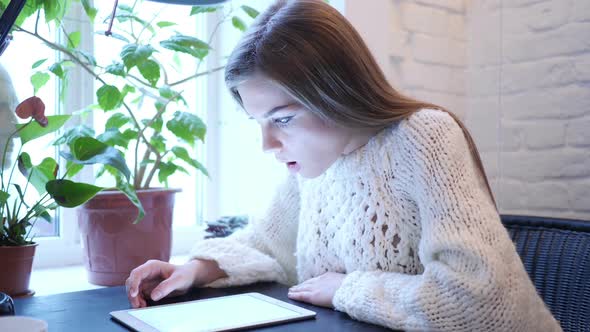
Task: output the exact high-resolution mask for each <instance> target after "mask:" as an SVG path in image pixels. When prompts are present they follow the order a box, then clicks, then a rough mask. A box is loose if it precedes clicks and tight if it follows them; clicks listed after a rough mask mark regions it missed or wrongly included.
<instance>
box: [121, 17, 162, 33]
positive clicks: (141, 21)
mask: <svg viewBox="0 0 590 332" xmlns="http://www.w3.org/2000/svg"><path fill="white" fill-rule="evenodd" d="M115 17H116V18H117V20H119V22H127V21H128V20H133V21H135V22H137V23H139V24H141V26H142V27H144V28H146V29H147V30H149V31H150V32H151V33H152V34H155V33H156V30H155V29H154V27H153V26H152V25H151V24H150V23H149V22H147V21H145V20H143V19H141V18H139V17H137V16H135V15H133V14H126V13H123V14H117V15H116V16H115Z"/></svg>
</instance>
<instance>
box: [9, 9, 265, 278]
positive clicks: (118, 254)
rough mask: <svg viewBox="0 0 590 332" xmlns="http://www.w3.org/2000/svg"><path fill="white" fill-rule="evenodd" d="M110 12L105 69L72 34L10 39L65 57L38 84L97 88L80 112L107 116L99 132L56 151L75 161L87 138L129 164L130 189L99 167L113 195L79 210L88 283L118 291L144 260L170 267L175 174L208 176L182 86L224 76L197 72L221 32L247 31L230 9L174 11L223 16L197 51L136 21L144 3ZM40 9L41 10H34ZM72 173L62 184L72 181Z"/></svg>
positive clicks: (115, 173) (73, 136)
mask: <svg viewBox="0 0 590 332" xmlns="http://www.w3.org/2000/svg"><path fill="white" fill-rule="evenodd" d="M0 1H3V0H0ZM69 2H70V1H64V2H63V4H62V6H63V7H60V8H59V10H58V9H56V10H55V11H56V12H57V13H56V14H55V15H56V16H61V17H63V15H65V13H67V11H68V6H69ZM114 2H115V6H114V10H113V11H112V17H109V16H111V15H110V14H111V13H109V15H108V16H107V19H105V20H104V21H102V22H103V23H102V24H106V25H108V28H107V29H106V32H104V34H105V35H107V36H110V44H109V45H112V49H113V50H116V51H114V53H116V54H118V58H117V59H116V60H115V61H112V62H108V63H105V61H104V59H100V58H97V57H95V56H94V55H92V54H88V53H86V52H84V51H83V50H82V49H80V48H79V42H80V33H79V32H76V31H74V32H68V33H67V34H66V35H65V37H66V38H65V40H64V42H63V43H57V42H51V41H50V40H49V39H48V38H46V37H44V36H42V35H41V34H40V33H38V32H37V29H36V28H35V29H34V30H31V31H29V30H26V29H24V28H22V27H21V26H19V25H18V23H19V22H18V21H17V27H16V29H15V30H16V31H19V32H22V33H26V34H30V35H32V36H35V37H37V38H39V39H40V40H42V41H43V42H44V43H45V44H46V45H47V46H48V47H50V48H51V49H53V50H57V51H58V52H60V53H61V55H62V56H63V59H62V60H61V61H58V62H56V63H53V64H47V69H46V70H43V68H45V67H44V66H45V64H43V65H41V66H39V67H38V68H39V72H38V73H36V74H35V75H37V76H39V77H41V76H42V77H45V78H47V77H49V75H55V76H57V77H58V78H59V79H60V80H62V81H63V82H67V80H68V72H69V71H70V70H71V68H72V67H74V66H78V67H80V68H82V69H83V70H84V71H85V72H86V73H88V74H89V75H91V76H92V77H93V78H94V79H95V80H96V82H98V84H97V87H96V91H95V92H96V98H97V104H95V105H89V107H88V108H87V110H89V111H91V112H96V111H99V112H104V114H105V115H107V116H108V119H107V120H106V123H105V126H104V129H103V130H100V131H99V132H100V133H97V132H96V131H95V129H92V128H88V127H85V126H77V127H74V128H70V129H69V130H67V131H66V132H65V133H64V135H63V136H61V138H60V139H58V140H57V141H56V144H59V145H63V146H67V147H68V148H69V150H70V151H77V149H79V148H80V147H79V146H78V145H79V144H88V143H87V141H84V139H86V138H93V139H94V140H95V141H98V142H100V143H102V144H105V145H107V146H109V147H111V148H113V149H116V150H118V151H120V152H121V153H123V154H124V155H126V156H127V157H128V158H127V162H128V165H129V167H128V168H129V169H130V174H129V178H130V182H127V181H126V177H125V175H126V174H124V173H122V172H121V170H120V169H117V168H115V167H112V165H109V164H107V165H105V166H104V167H103V168H101V169H100V170H99V171H98V173H97V177H102V176H108V177H111V178H112V182H113V183H114V185H113V186H114V187H116V188H117V189H119V190H120V192H117V191H109V190H105V191H101V192H100V193H98V194H97V195H96V196H95V197H94V198H93V199H91V200H90V201H88V202H87V203H86V204H84V205H83V206H82V207H81V208H80V209H79V220H78V221H79V226H80V230H81V233H82V240H83V242H84V243H83V245H84V248H85V251H86V256H85V257H86V264H85V265H86V268H87V271H88V276H89V281H90V282H92V283H95V284H100V285H120V284H123V283H124V280H125V279H126V278H127V276H128V275H129V272H130V270H131V269H133V268H134V267H136V266H137V265H139V264H142V263H143V262H145V261H146V260H147V259H161V260H168V259H169V257H170V251H171V222H172V212H173V203H174V193H176V192H178V191H179V189H169V188H167V184H168V178H169V177H170V176H171V175H173V174H175V173H178V172H183V173H188V171H187V168H193V169H196V170H197V171H200V172H202V173H203V174H205V175H208V173H207V170H206V168H205V167H204V166H203V165H202V164H201V163H200V162H199V161H198V160H197V159H196V158H195V157H194V155H195V151H196V150H195V149H196V144H197V143H198V142H204V139H205V134H206V125H205V123H204V122H203V121H202V120H201V119H200V118H199V117H198V116H197V115H196V114H194V112H193V110H191V109H189V106H188V103H187V101H186V99H185V98H184V95H185V92H184V91H183V84H185V83H187V82H190V81H193V80H196V79H198V78H199V77H203V76H206V75H209V74H211V73H213V72H216V71H219V70H221V69H223V67H222V66H221V67H218V68H213V69H211V70H199V69H200V66H201V64H202V63H203V61H204V60H205V58H206V57H207V56H208V54H209V53H210V51H211V47H210V44H211V41H212V39H213V38H214V36H215V31H217V27H219V25H221V24H222V23H223V22H225V21H228V20H231V22H232V24H233V26H234V27H236V28H238V29H240V30H244V29H245V23H244V21H243V20H242V19H241V18H240V17H239V16H237V15H235V14H232V13H234V10H233V9H232V8H228V7H227V6H226V7H219V6H218V7H203V6H195V7H182V6H181V7H178V11H177V13H178V15H182V11H186V16H187V17H188V16H193V15H204V14H207V13H214V12H217V11H223V15H221V16H222V18H221V19H220V20H219V22H218V23H217V27H216V28H215V29H214V32H213V33H212V34H211V36H209V37H208V40H207V41H204V40H201V39H199V38H196V37H194V36H190V35H187V34H182V33H179V32H177V31H175V30H176V28H177V26H176V24H175V23H174V22H170V21H165V20H161V19H159V17H158V15H157V14H156V15H153V16H149V17H143V16H142V14H141V12H140V11H139V9H140V8H141V1H135V2H134V4H133V5H132V6H127V5H123V4H117V1H114ZM41 3H43V1H38V2H37V3H36V6H42V5H41ZM81 3H82V5H83V7H84V10H85V11H86V13H87V16H88V17H89V19H90V20H91V21H93V20H94V19H95V17H101V13H98V11H97V10H96V9H95V8H93V7H91V6H90V5H89V2H88V1H84V0H82V1H81ZM39 9H40V7H39V8H37V10H39ZM32 12H34V11H31V13H32ZM46 12H47V10H46ZM240 12H241V13H242V14H240V15H246V16H249V17H252V18H253V17H255V16H256V15H257V14H258V12H257V11H256V10H254V9H252V8H250V7H247V6H242V7H241V11H240ZM25 14H26V13H25ZM38 21H39V20H37V22H38ZM60 28H63V27H61V26H60ZM62 30H65V29H62ZM187 62H196V63H197V65H196V71H194V72H191V73H188V74H185V76H184V77H180V78H178V79H173V76H174V75H173V74H174V73H177V75H176V76H179V75H178V73H181V74H183V69H182V68H183V63H185V64H186V63H187ZM44 82H46V79H43V80H34V84H36V88H37V89H38V88H40V87H41V86H42V85H43V84H44ZM62 156H64V157H65V158H66V159H67V160H68V161H69V162H70V163H71V164H73V165H77V164H83V163H84V160H81V159H80V158H79V156H75V155H73V154H72V153H63V154H62ZM78 169H79V168H74V169H73V170H72V171H71V172H70V173H69V174H68V175H69V176H73V175H74V174H76V171H77V170H78ZM155 180H157V181H158V182H159V184H155V182H156V181H155ZM135 193H137V196H135V195H134V194H135ZM140 220H141V222H139V221H140ZM132 221H134V222H133V223H132Z"/></svg>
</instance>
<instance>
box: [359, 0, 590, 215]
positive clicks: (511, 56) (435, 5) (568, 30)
mask: <svg viewBox="0 0 590 332" xmlns="http://www.w3.org/2000/svg"><path fill="white" fill-rule="evenodd" d="M389 1H390V3H389V4H388V5H387V6H383V8H384V9H385V8H387V9H388V10H390V11H391V14H390V20H391V22H390V24H389V26H390V29H391V33H390V37H389V40H388V43H389V45H390V48H389V50H390V51H389V56H390V63H389V64H390V67H389V68H385V70H386V71H388V74H389V75H388V77H389V78H390V79H391V81H392V84H393V85H394V86H396V87H397V88H399V89H400V90H401V91H403V92H406V93H408V94H410V95H412V96H415V97H417V98H421V99H424V100H427V101H432V102H435V103H439V104H441V105H442V106H445V107H448V108H449V109H450V110H452V111H454V112H456V113H457V114H459V116H461V117H462V118H463V119H464V120H465V121H466V123H467V125H468V127H469V128H470V130H471V131H472V134H473V135H474V137H475V140H476V142H477V144H478V147H479V149H480V152H481V155H482V158H483V160H484V164H485V166H486V170H487V171H488V175H489V176H490V178H491V180H492V181H491V182H492V186H493V189H494V192H495V194H496V196H497V199H498V202H499V207H500V211H501V212H502V213H517V214H532V215H545V216H557V217H569V218H581V219H588V220H590V1H589V0H476V1H471V0H389ZM353 24H354V22H353Z"/></svg>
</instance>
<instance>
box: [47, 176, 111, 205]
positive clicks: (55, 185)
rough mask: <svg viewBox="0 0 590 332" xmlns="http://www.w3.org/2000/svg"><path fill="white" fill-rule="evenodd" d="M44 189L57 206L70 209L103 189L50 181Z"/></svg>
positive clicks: (85, 184)
mask: <svg viewBox="0 0 590 332" xmlns="http://www.w3.org/2000/svg"><path fill="white" fill-rule="evenodd" d="M45 189H46V190H47V192H48V193H49V195H50V196H51V197H52V198H53V200H55V202H56V203H57V204H58V205H59V206H63V207H68V208H72V207H76V206H79V205H82V204H84V203H86V201H88V200H89V199H91V198H92V197H94V196H95V195H96V194H97V193H98V192H100V191H101V190H103V189H104V188H102V187H97V186H93V185H91V184H87V183H80V182H74V181H70V180H52V181H49V182H47V185H46V186H45Z"/></svg>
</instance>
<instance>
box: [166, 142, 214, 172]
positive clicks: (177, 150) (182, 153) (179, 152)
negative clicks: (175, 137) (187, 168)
mask: <svg viewBox="0 0 590 332" xmlns="http://www.w3.org/2000/svg"><path fill="white" fill-rule="evenodd" d="M172 153H174V155H175V156H177V157H178V158H180V159H182V160H184V161H185V162H186V163H187V164H189V165H191V166H192V167H194V168H196V169H198V170H199V171H201V172H202V173H203V174H205V175H207V176H209V172H207V169H206V168H205V166H203V165H202V164H201V163H200V162H198V161H196V160H195V159H193V158H191V157H190V156H189V154H188V151H187V150H186V149H185V148H183V147H181V146H175V147H173V148H172Z"/></svg>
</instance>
